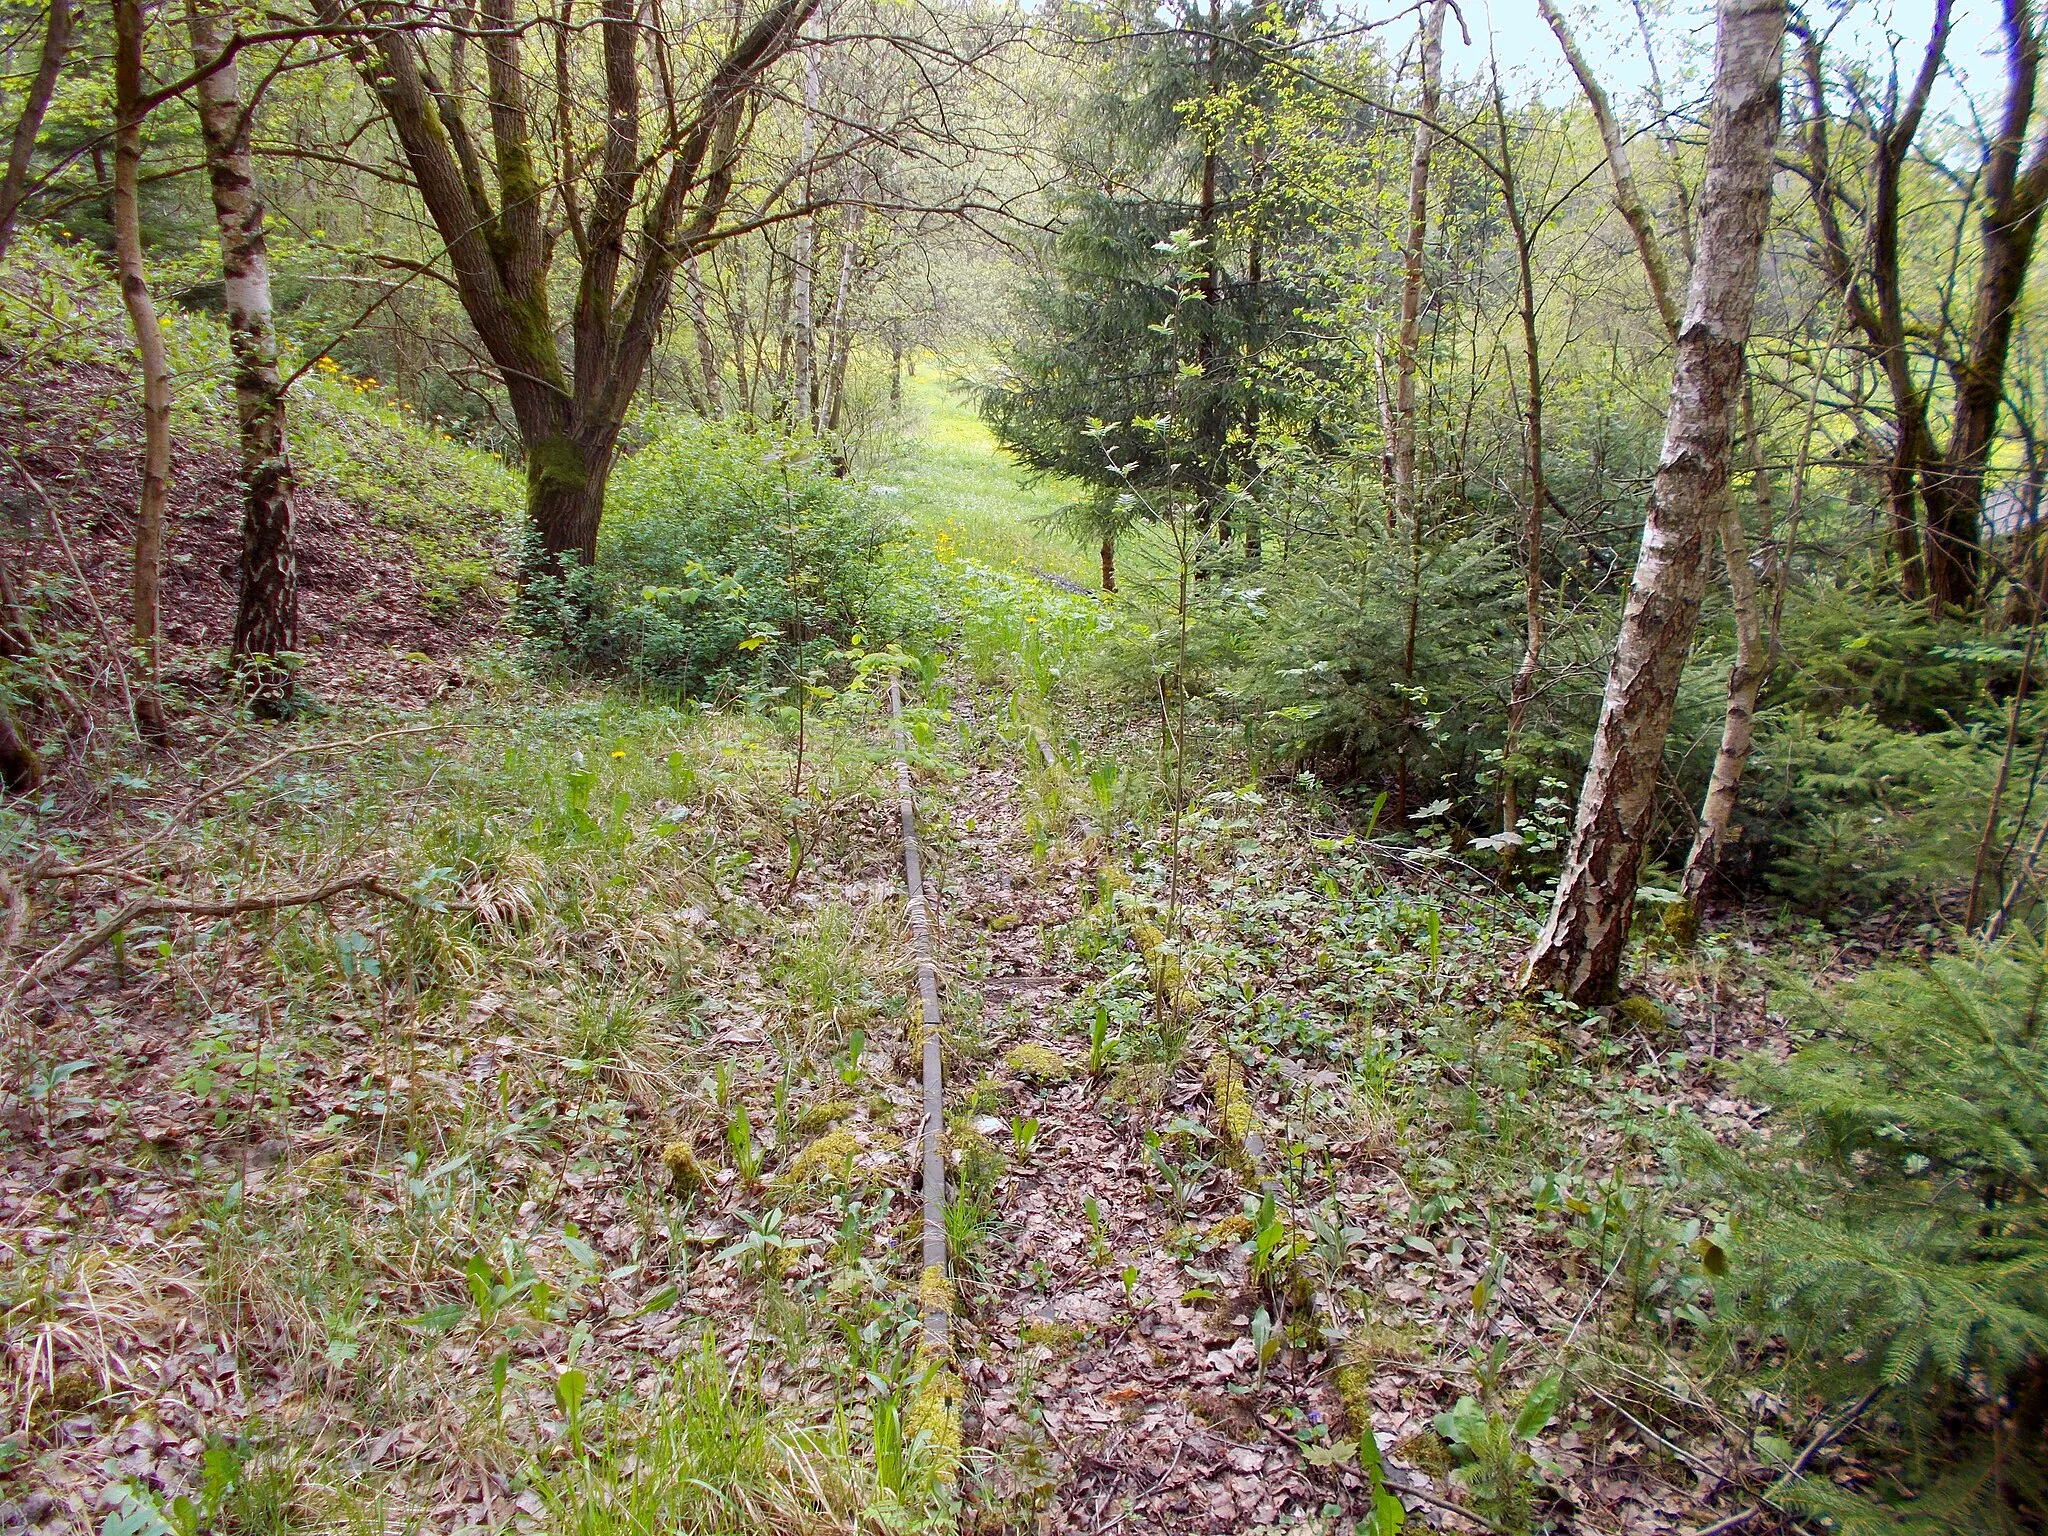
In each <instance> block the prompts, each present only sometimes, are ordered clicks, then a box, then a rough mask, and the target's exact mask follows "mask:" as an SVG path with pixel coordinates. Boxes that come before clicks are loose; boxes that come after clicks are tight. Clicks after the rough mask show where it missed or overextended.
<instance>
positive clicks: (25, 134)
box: [0, 0, 76, 256]
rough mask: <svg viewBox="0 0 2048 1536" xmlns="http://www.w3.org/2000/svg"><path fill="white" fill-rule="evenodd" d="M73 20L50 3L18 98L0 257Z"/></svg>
mask: <svg viewBox="0 0 2048 1536" xmlns="http://www.w3.org/2000/svg"><path fill="white" fill-rule="evenodd" d="M75 20H76V16H75V14H74V13H73V11H72V9H71V0H50V9H49V16H48V19H47V20H46V21H45V22H44V23H43V46H42V51H41V53H40V54H39V55H38V56H37V59H36V72H35V75H34V77H33V78H32V79H31V80H30V81H29V85H28V94H27V95H25V96H24V97H22V101H21V113H20V115H19V116H18V117H16V118H15V120H14V137H13V140H12V142H10V144H9V145H8V149H7V169H6V172H5V173H4V174H0V256H5V255H6V254H7V247H8V244H9V243H10V242H11V241H12V240H13V239H14V219H15V215H16V214H18V213H19V212H20V211H21V203H22V199H23V198H24V197H25V196H26V195H27V193H28V172H29V165H30V162H31V161H32V160H33V159H34V158H35V152H36V137H37V135H38V134H40V133H41V132H42V130H43V117H44V115H45V114H47V113H48V112H49V110H50V98H51V97H52V96H53V95H55V94H56V90H57V75H58V72H59V71H61V70H62V69H63V68H64V56H65V54H67V53H69V52H70V51H71V32H72V27H73V23H74V22H75Z"/></svg>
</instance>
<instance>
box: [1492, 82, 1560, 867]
mask: <svg viewBox="0 0 2048 1536" xmlns="http://www.w3.org/2000/svg"><path fill="white" fill-rule="evenodd" d="M1493 119H1494V125H1495V127H1496V128H1497V129H1498V130H1499V135H1500V138H1499V145H1500V168H1499V169H1500V184H1501V197H1502V200H1503V201H1504V202H1505V203H1506V204H1507V212H1508V228H1509V230H1510V232H1511V233H1512V234H1513V236H1514V241H1515V274H1516V279H1517V281H1516V290H1515V291H1516V297H1517V298H1518V299H1519V301H1520V303H1519V307H1520V310H1521V318H1522V361H1523V364H1524V366H1525V368H1526V373H1525V375H1524V379H1523V386H1522V387H1523V389H1524V391H1525V392H1526V395H1527V399H1526V401H1525V403H1524V406H1523V431H1522V467H1523V474H1524V476H1525V477H1526V479H1527V482H1528V492H1529V499H1528V502H1527V503H1526V505H1525V506H1524V508H1523V512H1522V593H1523V600H1524V634H1523V643H1522V662H1521V665H1520V666H1518V667H1516V668H1515V677H1514V681H1513V683H1512V684H1510V685H1509V688H1508V723H1507V730H1506V732H1505V733H1504V734H1503V736H1502V738H1501V765H1500V775H1501V796H1500V800H1501V808H1500V809H1501V815H1500V823H1501V826H1500V829H1501V831H1502V832H1513V831H1515V829H1516V827H1517V826H1518V825H1519V824H1520V822H1521V819H1522V810H1521V802H1520V797H1519V795H1518V794H1517V785H1516V781H1515V764H1514V756H1515V751H1516V749H1517V747H1519V746H1520V744H1521V738H1522V725H1523V722H1524V721H1525V720H1526V719H1527V717H1528V714H1529V705H1530V703H1531V701H1533V700H1534V698H1535V697H1536V678H1537V674H1538V673H1539V671H1540V670H1541V668H1542V665H1543V504H1544V498H1545V497H1546V496H1547V495H1549V488H1548V483H1547V480H1546V477H1545V474H1544V463H1543V354H1542V352H1541V350H1540V348H1539V343H1538V339H1537V334H1536V322H1537V318H1538V317H1537V313H1536V236H1535V232H1534V231H1533V230H1531V229H1530V228H1529V221H1528V212H1527V210H1526V209H1524V208H1523V206H1522V197H1521V188H1520V186H1519V185H1518V183H1517V181H1516V178H1515V162H1514V158H1513V148H1512V142H1511V140H1510V138H1509V135H1508V114H1507V103H1506V101H1505V100H1504V99H1503V98H1502V95H1501V88H1500V77H1499V75H1498V74H1497V73H1496V75H1495V76H1494V81H1493ZM1507 858H1508V861H1509V862H1512V854H1509V855H1508V856H1507Z"/></svg>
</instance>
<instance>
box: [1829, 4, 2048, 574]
mask: <svg viewBox="0 0 2048 1536" xmlns="http://www.w3.org/2000/svg"><path fill="white" fill-rule="evenodd" d="M2003 28H2004V34H2005V46H2006V81H2005V93H2004V101H2003V104H2002V106H2001V107H2000V109H1999V112H1998V115H1997V122H1996V126H1995V127H1994V129H1993V131H1992V132H1991V133H1990V135H1989V136H1988V137H1987V138H1986V139H1985V140H1984V142H1983V146H1982V150H1981V153H1980V155H1979V161H1978V164H1977V165H1976V166H1974V167H1971V168H1969V169H1967V170H1957V171H1943V172H1941V174H1942V175H1943V177H1944V179H1946V180H1949V181H1951V182H1952V183H1953V184H1954V185H1956V186H1959V187H1963V188H1965V189H1973V190H1970V191H1969V193H1968V195H1966V196H1965V197H1964V198H1963V199H1961V202H1962V207H1963V213H1962V215H1961V219H1962V220H1963V221H1964V222H1967V221H1968V219H1969V218H1970V217H1971V216H1972V214H1973V213H1974V216H1975V218H1976V221H1977V225H1978V233H1977V241H1976V248H1975V251H1974V252H1973V253H1972V254H1973V255H1974V258H1975V265H1976V273H1977V277H1976V283H1975V286H1974V289H1973V296H1972V300H1971V304H1970V309H1969V318H1968V320H1967V322H1966V323H1964V324H1962V325H1960V326H1958V325H1957V324H1955V323H1954V321H1953V319H1952V317H1951V315H1950V313H1949V310H1948V303H1947V300H1946V298H1944V299H1943V301H1942V304H1941V309H1940V313H1939V314H1938V315H1935V316H1933V317H1931V318H1927V317H1921V316H1919V315H1916V314H1915V313H1914V312H1913V310H1912V307H1911V305H1910V303H1909V298H1908V293H1907V273H1906V271H1905V269H1904V265H1903V258H1902V245H1903V243H1904V242H1903V239H1902V231H1901V218H1902V208H1903V206H1904V204H1905V203H1906V201H1907V197H1908V191H1909V186H1908V171H1909V168H1910V160H1911V156H1912V153H1913V150H1914V146H1915V141H1916V139H1917V138H1918V136H1919V134H1920V130H1921V127H1922V125H1923V123H1924V122H1925V120H1926V116H1927V108H1928V102H1929V100H1930V98H1931V97H1932V95H1933V91H1934V86H1935V83H1936V81H1937V80H1938V79H1939V77H1940V73H1941V69H1942V65H1943V60H1944V56H1945V54H1946V51H1947V47H1948V40H1949V35H1950V3H1949V0H1937V3H1936V5H1935V11H1934V19H1933V22H1932V24H1931V27H1930V30H1929V34H1928V40H1927V46H1926V48H1925V50H1924V51H1923V53H1922V56H1921V61H1920V68H1919V71H1918V73H1917V74H1916V76H1915V78H1914V80H1913V84H1912V86H1911V88H1910V89H1909V90H1908V91H1907V93H1906V96H1905V98H1904V100H1903V101H1901V100H1899V99H1897V92H1896V90H1895V89H1894V90H1893V91H1892V92H1891V93H1890V95H1889V96H1888V98H1887V99H1886V100H1885V102H1884V104H1883V105H1882V106H1881V107H1880V108H1879V109H1878V110H1877V111H1876V113H1875V114H1874V115H1872V114H1870V113H1868V112H1865V111H1863V110H1860V109H1859V110H1858V111H1856V112H1855V113H1853V114H1851V121H1852V122H1853V123H1854V124H1855V126H1856V128H1857V130H1858V131H1859V133H1860V135H1861V136H1862V137H1863V138H1864V139H1866V140H1867V142H1868V144H1869V165H1868V168H1867V170H1866V171H1865V172H1864V176H1863V178H1862V179H1863V181H1864V183H1866V184H1865V185H1861V186H1851V185H1849V181H1850V177H1849V176H1848V174H1847V173H1846V172H1845V169H1844V168H1843V166H1842V165H1841V164H1840V163H1839V159H1838V156H1837V154H1836V146H1835V143H1834V140H1835V138H1836V126H1837V124H1838V122H1839V119H1838V118H1836V117H1835V116H1834V115H1833V114H1832V113H1831V112H1830V110H1829V105H1828V99H1827V84H1826V79H1825V76H1824V72H1823V60H1822V39H1821V38H1820V36H1819V35H1818V34H1817V33H1812V32H1809V33H1808V34H1807V35H1806V37H1805V39H1804V46H1803V49H1802V54H1803V62H1804V69H1805V75H1806V88H1807V98H1808V99H1807V111H1808V122H1807V131H1806V145H1805V163H1804V165H1803V166H1802V167H1801V170H1802V173H1803V174H1804V176H1805V177H1806V180H1807V181H1808V183H1809V184H1810V185H1811V186H1812V188H1813V207H1814V217H1815V222H1816V224H1817V226H1818V230H1819V236H1820V238H1819V248H1820V263H1821V268H1822V271H1823V272H1824V273H1825V274H1826V276H1827V278H1828V280H1829V282H1830V283H1831V284H1832V286H1833V287H1834V288H1835V290H1836V292H1837V293H1838V295H1839V296H1840V298H1841V300H1842V303H1843V307H1844V309H1845V310H1846V312H1847V315H1848V319H1849V322H1850V324H1851V325H1852V326H1854V327H1855V329H1856V331H1857V332H1858V333H1859V334H1860V335H1861V337H1862V338H1863V341H1864V343H1865V345H1867V347H1868V348H1869V350H1870V353H1871V356H1872V357H1873V358H1874V359H1875V361H1876V362H1877V364H1878V366H1879V368H1880V370H1881V371H1882V372H1883V374H1884V378H1885V384H1886V388H1887V390H1888V391H1889V393H1890V396H1891V404H1892V422H1891V434H1890V435H1891V442H1890V445H1889V450H1890V451H1889V457H1888V462H1887V463H1886V466H1885V474H1886V491H1887V496H1888V499H1889V502H1890V510H1891V534H1892V546H1893V554H1894V558H1895V559H1896V561H1897V565H1898V572H1899V584H1900V590H1901V591H1902V592H1903V593H1905V595H1906V596H1908V597H1910V598H1918V597H1922V596H1925V597H1926V598H1927V599H1928V600H1929V601H1930V602H1931V603H1933V604H1934V605H1935V606H1936V607H1937V608H1941V607H1944V606H1948V607H1956V608H1965V609H1967V608H1972V607H1974V606H1975V605H1976V603H1977V601H1978V598H1979V595H1980V594H1979V587H1980V571H1979V566H1980V563H1981V555H1982V550H1981V545H1982V540H1983V528H1982V524H1983V506H1984V481H1985V474H1986V471H1987V469H1988V468H1989V465H1990V460H1991V450H1992V447H1993V444H1994V443H1995V441H1996V438H1997V433H1998V423H1999V414H2000V411H2001V409H2002V407H2003V405H2004V400H2005V394H2006V389H2007V379H2006V373H2007V368H2008V364H2009V361H2010V356H2011V350H2012V340H2013V330H2014V326H2015V325H2016V323H2017V321H2018V317H2019V308H2020V302H2021V300H2022V298H2023V297H2024V295H2025V291H2026V284H2027V277H2028V273H2029V269H2030V268H2031V266H2032V263H2033V256H2034V246H2035V243H2036V239H2037V237H2038V235H2039V233H2040V227H2041V217H2042V213H2043V211H2044V208H2048V140H2041V139H2038V137H2037V139H2036V142H2035V143H2034V144H2033V146H2032V148H2031V150H2030V149H2029V146H2028V139H2029V136H2030V134H2031V133H2032V127H2033V121H2034V115H2035V113H2034V109H2035V99H2036V94H2037V88H2038V83H2039V76H2040V66H2041V50H2042V39H2041V32H2040V25H2039V23H2038V21H2037V20H2036V18H2035V16H2034V15H2033V13H2032V11H2031V10H2030V8H2029V7H2028V5H2027V4H2026V3H2025V0H2005V4H2004V7H2003ZM1856 94H1857V95H1858V96H1859V97H1860V96H1862V95H1864V94H1866V93H1863V92H1860V91H1859V92H1857V93H1856ZM1845 215H1846V216H1848V217H1854V218H1858V219H1859V220H1860V222H1861V226H1862V228H1861V231H1860V238H1858V239H1856V240H1854V241H1852V240H1851V238H1850V234H1849V231H1848V229H1847V228H1846V227H1845V224H1844V218H1845ZM1954 243H1955V249H1956V251H1957V254H1958V258H1960V255H1961V253H1962V251H1963V248H1964V245H1965V240H1964V235H1963V229H1962V227H1961V225H1960V224H1959V226H1958V228H1957V229H1956V231H1955V236H1954ZM1947 286H1948V285H1945V286H1944V293H1945V292H1946V291H1947ZM1930 337H1931V340H1932V345H1931V347H1926V343H1927V340H1928V339H1929V338H1930ZM1923 348H1925V349H1926V350H1931V352H1932V353H1933V355H1934V357H1935V358H1936V359H1937V360H1938V361H1939V363H1940V364H1942V365H1945V367H1946V370H1947V373H1948V375H1949V383H1950V390H1951V393H1952V396H1953V404H1952V407H1951V412H1950V422H1949V439H1948V444H1947V446H1946V447H1943V446H1942V445H1941V444H1940V443H1939V442H1937V440H1936V437H1935V427H1934V422H1933V413H1934V394H1935V392H1934V391H1933V390H1932V389H1931V388H1930V386H1929V384H1928V383H1927V382H1926V381H1925V380H1924V379H1923V377H1922V370H1923V361H1922V357H1921V351H1922V350H1923Z"/></svg>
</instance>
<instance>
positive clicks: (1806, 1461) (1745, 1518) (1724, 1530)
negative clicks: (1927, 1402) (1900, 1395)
mask: <svg viewBox="0 0 2048 1536" xmlns="http://www.w3.org/2000/svg"><path fill="white" fill-rule="evenodd" d="M1883 1391H1884V1388H1883V1386H1881V1385H1880V1386H1875V1387H1872V1388H1871V1389H1870V1390H1869V1391H1868V1392H1866V1393H1864V1394H1863V1396H1862V1397H1861V1398H1860V1399H1859V1400H1858V1401H1857V1403H1856V1406H1855V1407H1853V1408H1851V1409H1850V1410H1849V1411H1848V1412H1847V1413H1845V1414H1843V1415H1842V1417H1841V1418H1840V1419H1838V1420H1837V1421H1836V1422H1835V1423H1834V1425H1833V1426H1832V1427H1830V1426H1827V1425H1823V1426H1822V1427H1821V1428H1820V1429H1819V1430H1818V1431H1817V1432H1816V1433H1815V1435H1814V1437H1813V1438H1812V1439H1811V1440H1809V1441H1807V1442H1806V1449H1805V1450H1803V1451H1801V1452H1800V1453H1799V1454H1798V1455H1797V1456H1796V1457H1794V1458H1793V1461H1792V1465H1791V1466H1789V1467H1787V1468H1786V1469H1785V1471H1784V1473H1783V1475H1781V1476H1780V1477H1779V1478H1778V1480H1777V1481H1776V1482H1774V1483H1772V1484H1771V1486H1770V1487H1768V1488H1766V1489H1765V1490H1764V1493H1763V1497H1762V1498H1760V1499H1758V1500H1757V1501H1756V1503H1754V1504H1752V1505H1750V1506H1749V1508H1747V1509H1741V1510H1737V1511H1736V1512H1735V1513H1734V1514H1732V1515H1730V1516H1729V1517H1728V1518H1727V1519H1725V1520H1716V1521H1715V1522H1714V1523H1713V1524H1712V1525H1706V1526H1702V1527H1700V1529H1698V1530H1697V1531H1694V1532H1693V1533H1692V1536H1728V1533H1729V1532H1731V1531H1739V1530H1741V1529H1742V1528H1743V1527H1744V1526H1745V1525H1747V1524H1749V1522H1750V1521H1752V1520H1754V1519H1755V1518H1756V1517H1757V1516H1758V1515H1760V1514H1762V1513H1763V1512H1764V1506H1765V1505H1766V1504H1769V1503H1771V1502H1772V1500H1773V1499H1774V1498H1775V1497H1776V1496H1777V1495H1778V1494H1779V1493H1780V1492H1782V1491H1783V1489H1784V1488H1785V1486H1786V1485H1787V1484H1788V1483H1790V1482H1792V1481H1793V1480H1794V1479H1795V1478H1798V1477H1800V1476H1802V1475H1804V1473H1805V1471H1806V1469H1807V1467H1809V1466H1810V1465H1812V1463H1813V1458H1814V1457H1816V1456H1818V1455H1819V1454H1820V1453H1821V1452H1822V1451H1824V1450H1826V1449H1827V1447H1828V1446H1829V1445H1830V1444H1832V1443H1833V1442H1834V1441H1835V1440H1837V1439H1838V1438H1840V1437H1841V1436H1842V1435H1843V1434H1844V1433H1846V1432H1847V1430H1848V1428H1849V1426H1850V1425H1852V1424H1854V1423H1855V1422H1856V1421H1857V1420H1858V1419H1860V1418H1862V1417H1863V1415H1864V1413H1865V1411H1866V1410H1868V1409H1869V1407H1870V1405H1871V1404H1872V1403H1874V1402H1876V1401H1877V1399H1878V1395H1879V1394H1880V1393H1882V1392H1883Z"/></svg>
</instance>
